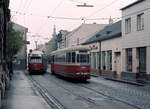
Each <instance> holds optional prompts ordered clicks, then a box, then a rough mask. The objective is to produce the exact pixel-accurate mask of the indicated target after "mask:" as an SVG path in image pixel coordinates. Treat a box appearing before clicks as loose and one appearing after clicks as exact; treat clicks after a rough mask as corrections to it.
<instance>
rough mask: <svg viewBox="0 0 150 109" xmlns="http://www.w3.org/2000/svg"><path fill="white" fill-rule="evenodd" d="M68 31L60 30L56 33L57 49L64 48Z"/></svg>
mask: <svg viewBox="0 0 150 109" xmlns="http://www.w3.org/2000/svg"><path fill="white" fill-rule="evenodd" d="M68 33H69V32H68V31H67V30H60V31H59V33H58V34H57V49H63V48H66V37H67V34H68Z"/></svg>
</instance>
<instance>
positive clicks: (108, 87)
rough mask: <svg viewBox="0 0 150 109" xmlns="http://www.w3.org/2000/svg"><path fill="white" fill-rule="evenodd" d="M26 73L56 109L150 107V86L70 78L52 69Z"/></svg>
mask: <svg viewBox="0 0 150 109" xmlns="http://www.w3.org/2000/svg"><path fill="white" fill-rule="evenodd" d="M26 76H27V77H28V78H29V79H30V80H31V82H32V83H33V84H34V86H35V87H36V88H37V90H38V91H39V92H40V93H41V95H42V96H43V98H44V99H45V100H46V101H47V103H48V104H49V105H50V106H51V107H52V108H56V109H150V103H149V101H150V90H149V87H141V86H134V85H129V84H124V83H118V82H114V81H110V80H105V79H103V78H101V77H97V78H96V77H92V78H91V79H90V80H88V81H87V82H83V81H75V80H69V79H66V78H62V77H59V76H56V75H52V74H51V73H50V72H48V73H46V74H44V75H29V74H28V73H26Z"/></svg>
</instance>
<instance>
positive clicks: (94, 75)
mask: <svg viewBox="0 0 150 109" xmlns="http://www.w3.org/2000/svg"><path fill="white" fill-rule="evenodd" d="M91 76H93V77H99V75H96V74H91Z"/></svg>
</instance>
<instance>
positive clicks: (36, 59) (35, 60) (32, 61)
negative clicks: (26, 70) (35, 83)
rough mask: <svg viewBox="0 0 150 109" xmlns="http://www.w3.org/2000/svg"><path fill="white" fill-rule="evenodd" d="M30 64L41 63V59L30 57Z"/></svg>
mask: <svg viewBox="0 0 150 109" xmlns="http://www.w3.org/2000/svg"><path fill="white" fill-rule="evenodd" d="M30 62H31V63H41V62H42V59H41V57H31V59H30Z"/></svg>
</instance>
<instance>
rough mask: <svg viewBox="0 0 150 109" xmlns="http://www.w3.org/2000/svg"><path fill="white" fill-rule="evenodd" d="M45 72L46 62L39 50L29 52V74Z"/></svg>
mask: <svg viewBox="0 0 150 109" xmlns="http://www.w3.org/2000/svg"><path fill="white" fill-rule="evenodd" d="M46 70H47V60H46V56H45V55H44V53H43V52H42V51H40V50H31V51H30V53H29V54H28V71H29V73H30V74H33V73H34V74H39V73H43V74H44V73H45V72H46Z"/></svg>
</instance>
